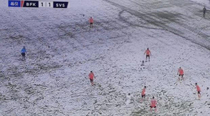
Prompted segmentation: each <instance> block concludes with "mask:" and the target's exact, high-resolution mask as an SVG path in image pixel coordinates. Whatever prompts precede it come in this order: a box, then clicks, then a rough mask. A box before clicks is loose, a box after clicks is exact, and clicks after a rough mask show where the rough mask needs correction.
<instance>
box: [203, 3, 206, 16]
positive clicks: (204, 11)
mask: <svg viewBox="0 0 210 116" xmlns="http://www.w3.org/2000/svg"><path fill="white" fill-rule="evenodd" d="M205 15H206V7H205V6H204V7H203V17H204V18H205Z"/></svg>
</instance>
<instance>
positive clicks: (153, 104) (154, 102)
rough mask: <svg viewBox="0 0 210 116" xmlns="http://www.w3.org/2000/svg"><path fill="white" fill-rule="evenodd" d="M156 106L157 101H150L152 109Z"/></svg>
mask: <svg viewBox="0 0 210 116" xmlns="http://www.w3.org/2000/svg"><path fill="white" fill-rule="evenodd" d="M156 104H157V101H156V100H155V99H152V100H151V106H152V107H155V106H156Z"/></svg>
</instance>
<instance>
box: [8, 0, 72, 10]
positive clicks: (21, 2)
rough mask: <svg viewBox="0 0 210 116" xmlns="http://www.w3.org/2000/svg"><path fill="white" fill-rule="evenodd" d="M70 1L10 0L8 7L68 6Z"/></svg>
mask: <svg viewBox="0 0 210 116" xmlns="http://www.w3.org/2000/svg"><path fill="white" fill-rule="evenodd" d="M68 5H69V3H68V2H60V1H52V2H45V1H29V0H8V7H26V8H27V7H30V8H39V7H48V8H68Z"/></svg>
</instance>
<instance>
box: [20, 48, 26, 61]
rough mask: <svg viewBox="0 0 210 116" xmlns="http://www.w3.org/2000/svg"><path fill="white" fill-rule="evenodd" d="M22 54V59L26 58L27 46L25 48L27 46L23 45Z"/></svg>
mask: <svg viewBox="0 0 210 116" xmlns="http://www.w3.org/2000/svg"><path fill="white" fill-rule="evenodd" d="M21 55H22V60H25V56H26V48H25V46H23V48H22V50H21Z"/></svg>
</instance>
